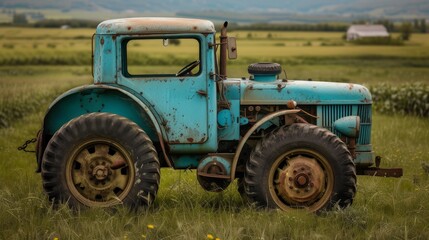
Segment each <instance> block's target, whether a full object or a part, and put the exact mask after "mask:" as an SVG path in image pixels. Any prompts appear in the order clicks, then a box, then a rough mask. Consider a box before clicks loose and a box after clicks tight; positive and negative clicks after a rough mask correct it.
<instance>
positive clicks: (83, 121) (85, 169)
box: [42, 113, 160, 207]
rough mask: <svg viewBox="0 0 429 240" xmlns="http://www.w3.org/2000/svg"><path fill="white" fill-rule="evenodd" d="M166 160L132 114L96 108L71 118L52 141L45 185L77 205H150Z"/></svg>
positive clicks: (44, 169) (52, 196) (46, 160)
mask: <svg viewBox="0 0 429 240" xmlns="http://www.w3.org/2000/svg"><path fill="white" fill-rule="evenodd" d="M159 168H160V164H159V161H158V157H157V154H156V151H155V148H154V146H153V144H152V141H151V140H150V139H149V137H148V136H147V135H146V133H145V132H144V131H143V130H142V129H140V128H139V127H138V126H137V125H136V124H135V123H133V122H131V121H130V120H128V119H126V118H124V117H121V116H118V115H114V114H108V113H91V114H86V115H82V116H80V117H78V118H76V119H73V120H71V121H70V122H68V123H67V124H65V125H64V126H63V127H61V128H60V129H59V130H58V131H57V132H56V133H55V135H54V136H53V137H52V138H51V140H50V141H49V143H48V145H47V147H46V150H45V152H44V156H43V160H42V179H43V187H44V189H45V191H46V193H47V194H48V196H49V198H50V199H51V200H53V201H55V202H67V203H68V204H69V205H70V206H72V207H79V206H87V207H109V206H113V205H116V204H124V205H128V206H131V207H137V206H148V205H149V204H151V202H152V201H153V200H154V198H155V196H156V193H157V190H158V185H159V178H160V176H159Z"/></svg>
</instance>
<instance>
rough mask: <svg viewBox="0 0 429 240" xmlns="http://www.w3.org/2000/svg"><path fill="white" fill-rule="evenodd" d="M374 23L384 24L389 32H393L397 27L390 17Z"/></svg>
mask: <svg viewBox="0 0 429 240" xmlns="http://www.w3.org/2000/svg"><path fill="white" fill-rule="evenodd" d="M374 23H375V24H381V25H383V26H384V27H385V28H386V29H387V31H389V32H392V31H393V30H394V29H395V26H394V24H393V22H391V21H390V20H388V19H380V20H377V21H375V22H374Z"/></svg>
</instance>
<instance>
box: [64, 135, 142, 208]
mask: <svg viewBox="0 0 429 240" xmlns="http://www.w3.org/2000/svg"><path fill="white" fill-rule="evenodd" d="M124 152H125V151H124V150H123V149H122V148H121V147H120V146H119V145H114V144H112V143H110V142H109V143H106V142H95V144H94V143H93V144H84V145H83V146H82V147H81V148H80V149H79V150H78V151H77V153H76V155H75V156H76V157H75V158H74V161H73V164H72V165H70V168H71V181H72V182H73V185H74V186H75V188H74V189H75V190H74V194H75V196H76V197H77V198H78V199H79V201H81V202H82V203H84V204H86V205H89V206H98V205H109V204H113V203H114V202H117V201H118V199H120V196H122V193H124V192H126V191H128V190H127V189H129V188H130V186H131V181H132V179H133V177H134V176H133V174H132V173H131V172H130V171H129V169H130V167H129V166H130V165H131V164H130V161H131V160H129V159H128V158H126V157H125V154H124ZM118 162H119V163H121V164H120V166H119V167H117V168H114V167H112V165H114V164H115V163H118Z"/></svg>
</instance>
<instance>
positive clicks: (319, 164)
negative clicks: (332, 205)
mask: <svg viewBox="0 0 429 240" xmlns="http://www.w3.org/2000/svg"><path fill="white" fill-rule="evenodd" d="M268 181H269V183H268V184H269V190H270V194H271V196H272V198H273V200H274V201H275V203H276V204H277V206H279V207H280V208H281V209H283V210H289V209H307V210H308V211H311V212H314V211H317V210H319V209H321V208H322V207H323V206H325V204H326V203H327V202H328V201H329V199H330V197H331V194H332V192H333V186H334V174H333V171H332V167H331V166H330V164H329V162H328V161H327V159H326V158H325V157H323V156H322V155H320V154H319V153H317V152H315V151H313V150H309V149H296V150H292V151H289V152H286V153H285V154H282V155H281V156H280V157H278V158H277V159H276V160H275V161H274V164H273V165H272V166H271V168H270V172H269V178H268Z"/></svg>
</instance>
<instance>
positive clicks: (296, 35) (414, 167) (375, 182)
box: [0, 28, 429, 240]
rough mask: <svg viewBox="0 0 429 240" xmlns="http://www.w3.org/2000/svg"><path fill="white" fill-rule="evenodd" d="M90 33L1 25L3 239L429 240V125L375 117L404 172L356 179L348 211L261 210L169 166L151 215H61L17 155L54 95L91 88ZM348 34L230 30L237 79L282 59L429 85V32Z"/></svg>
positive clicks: (351, 75) (329, 73)
mask: <svg viewBox="0 0 429 240" xmlns="http://www.w3.org/2000/svg"><path fill="white" fill-rule="evenodd" d="M93 31H94V30H93V29H68V30H61V29H29V28H0V136H1V138H0V239H50V240H51V239H55V238H58V239H151V240H152V239H210V237H212V236H213V239H214V238H216V237H217V238H220V239H429V217H428V216H429V201H427V198H428V196H429V179H428V178H429V176H428V173H427V172H425V171H424V170H423V167H422V164H423V165H424V164H429V157H428V156H429V146H428V143H427V141H428V139H429V120H428V119H427V118H424V117H415V116H404V115H386V114H381V113H378V112H375V113H374V117H373V130H372V133H373V135H372V143H373V146H374V150H375V151H376V153H377V154H378V155H380V156H382V157H383V161H382V166H384V167H402V168H404V176H403V177H402V178H400V179H393V178H376V177H366V176H359V177H358V191H357V195H356V198H355V202H354V204H353V205H352V206H351V207H349V208H347V209H345V210H338V211H333V212H329V213H326V214H322V215H320V216H316V215H314V214H310V213H306V212H299V211H297V212H287V213H286V212H281V211H276V210H260V209H255V208H254V207H253V206H251V205H249V204H247V203H246V202H244V201H242V200H241V198H240V196H239V194H238V192H237V190H236V184H235V183H233V184H231V186H230V187H229V189H227V190H226V191H224V192H222V193H207V192H205V191H204V190H202V189H201V188H200V186H199V185H198V183H197V181H196V172H195V171H173V170H170V169H163V170H162V172H161V187H160V190H159V192H158V197H157V199H156V201H155V203H154V205H153V206H152V207H150V209H147V210H139V211H137V212H130V211H128V210H127V209H126V208H123V207H121V206H119V207H117V208H115V209H112V210H105V209H87V210H84V211H79V212H75V211H72V210H70V209H69V208H68V207H67V206H66V205H62V206H58V207H53V206H52V205H51V204H50V202H49V201H48V199H47V197H46V196H45V194H44V193H43V189H42V183H41V177H40V175H39V174H36V173H35V172H34V170H35V168H36V162H35V157H34V154H29V153H24V152H20V151H17V147H18V146H20V145H21V144H22V143H23V142H24V141H25V140H27V139H30V138H33V137H34V136H35V135H36V133H37V131H38V129H39V128H40V125H41V121H42V119H43V115H44V112H45V110H46V108H47V106H48V105H49V103H50V102H51V101H52V100H53V99H54V98H55V97H56V96H58V95H59V94H60V93H62V92H63V91H65V90H67V89H69V88H71V87H74V86H77V85H82V84H87V83H91V81H92V77H91V66H90V62H91V52H90V51H91V36H92V34H93ZM342 34H343V33H322V32H311V33H306V32H243V31H236V32H231V33H230V35H231V36H236V37H237V38H238V39H237V44H238V54H239V58H238V59H237V60H234V61H230V62H229V68H228V76H231V77H232V76H234V77H241V76H248V73H247V65H248V64H250V63H253V62H257V61H276V62H280V63H281V64H282V66H283V67H284V68H285V69H286V71H287V76H288V78H289V79H310V78H311V79H313V80H325V81H341V82H354V83H361V84H365V85H367V86H376V85H378V84H380V83H386V84H390V85H395V86H399V87H400V86H401V84H404V83H411V82H420V83H423V84H429V35H428V34H426V35H423V34H414V35H412V37H411V41H409V42H406V43H405V44H404V45H403V46H356V45H352V44H350V43H346V42H344V41H343V40H342V39H341V37H342ZM177 51H179V50H177ZM175 53H178V52H172V54H175ZM156 54H157V53H156V52H155V51H152V52H148V53H145V55H144V56H145V57H146V58H148V59H153V58H156ZM181 57H183V58H186V55H185V56H181ZM163 61H164V60H163ZM165 61H167V60H165ZM161 62H162V61H161ZM153 64H154V65H153V66H152V67H153V68H159V69H161V70H162V69H163V68H166V67H165V66H162V65H163V64H160V63H157V62H153ZM31 147H33V146H30V148H31ZM209 234H210V235H209ZM208 235H209V236H208Z"/></svg>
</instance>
